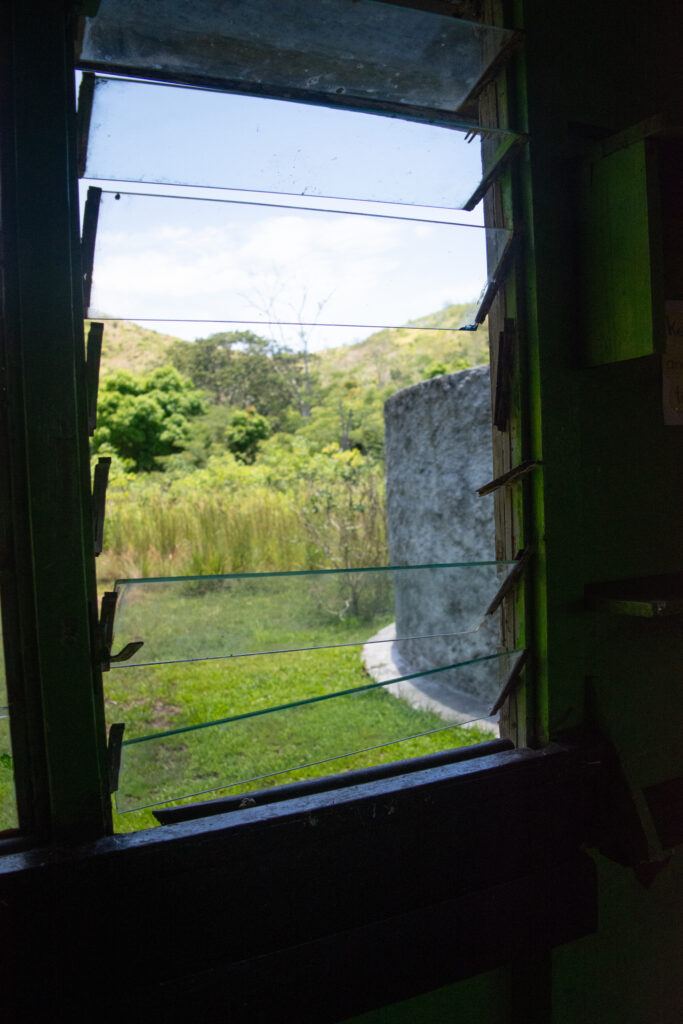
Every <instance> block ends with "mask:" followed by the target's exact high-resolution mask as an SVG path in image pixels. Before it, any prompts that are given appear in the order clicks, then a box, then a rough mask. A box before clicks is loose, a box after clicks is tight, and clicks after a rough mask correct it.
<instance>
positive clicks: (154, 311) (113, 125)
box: [83, 81, 486, 349]
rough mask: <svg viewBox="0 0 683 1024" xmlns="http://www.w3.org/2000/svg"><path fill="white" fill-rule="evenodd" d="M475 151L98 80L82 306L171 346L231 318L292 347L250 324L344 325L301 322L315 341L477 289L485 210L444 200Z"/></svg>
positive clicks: (268, 106)
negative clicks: (94, 191)
mask: <svg viewBox="0 0 683 1024" xmlns="http://www.w3.org/2000/svg"><path fill="white" fill-rule="evenodd" d="M478 148H479V147H478V143H477V142H476V141H475V142H473V143H471V144H467V143H466V142H465V141H464V139H463V136H462V135H461V134H460V133H454V132H452V131H450V130H448V129H439V128H434V127H432V126H428V125H420V124H414V123H411V122H404V121H400V120H397V119H394V118H386V117H377V116H372V115H363V114H357V113H355V112H354V113H350V112H347V111H339V110H326V109H324V108H320V107H309V106H305V105H302V104H295V103H283V102H279V101H274V100H264V99H260V98H255V97H247V96H233V95H227V94H222V93H211V92H203V91H200V90H196V89H186V88H176V87H172V86H162V85H152V84H141V83H137V82H121V81H109V82H105V83H104V84H103V85H101V86H98V89H97V92H96V101H95V106H94V111H93V121H92V125H91V144H90V148H89V155H88V167H87V174H88V175H90V176H92V178H93V179H96V180H92V181H88V180H86V181H85V182H84V183H83V187H84V188H85V187H87V185H88V184H91V183H92V184H97V185H100V186H101V187H103V188H104V189H105V195H104V198H103V205H102V208H101V215H100V224H99V229H98V247H97V251H96V259H95V272H94V289H93V300H92V305H93V306H94V307H96V308H97V309H98V311H99V312H100V313H101V314H102V313H106V314H109V315H112V316H116V317H119V318H121V319H123V318H129V319H139V320H141V319H143V318H144V319H145V320H146V321H151V322H150V324H149V325H150V326H153V327H155V328H156V329H158V330H163V331H165V332H167V333H171V334H175V335H177V336H179V337H185V338H194V337H197V336H203V335H206V334H208V333H211V332H212V331H213V330H225V329H228V330H229V329H231V327H230V325H225V324H222V323H220V322H219V321H221V320H236V321H248V322H249V326H250V327H251V329H253V330H255V331H257V332H258V333H261V334H265V335H271V336H274V337H276V338H277V339H278V340H280V341H284V342H287V343H289V344H293V345H294V344H296V342H297V335H298V333H299V331H298V329H297V328H296V327H286V326H285V327H281V328H274V327H270V328H266V327H265V326H263V325H262V324H261V323H260V321H263V320H280V321H292V322H293V323H294V324H297V323H298V322H309V323H318V324H322V323H325V324H340V325H346V324H350V325H352V326H351V327H343V328H342V327H322V326H318V327H316V328H315V329H313V330H311V329H308V328H307V333H308V340H309V344H310V347H311V348H312V349H315V348H319V347H325V346H328V345H337V344H343V343H347V342H351V341H355V340H359V339H360V338H362V337H365V336H367V335H368V334H369V333H372V330H373V329H374V328H376V327H378V326H385V325H386V326H396V325H398V324H401V323H405V322H406V321H407V320H409V319H412V318H415V317H418V316H422V315H425V314H427V313H431V312H435V311H436V310H438V309H440V308H442V307H443V306H444V305H445V304H447V303H452V302H467V301H470V300H473V299H476V297H477V295H478V293H479V291H480V290H481V287H482V286H483V284H484V282H485V277H486V274H485V264H484V238H483V235H484V232H483V230H482V228H481V223H482V215H481V210H480V209H478V210H476V211H474V212H473V213H472V214H466V213H463V212H462V211H461V210H458V209H457V206H458V204H459V203H460V202H462V201H463V199H464V198H466V196H467V195H468V194H469V192H470V191H471V189H472V188H473V186H474V184H476V181H477V180H478V176H479V152H478ZM124 183H125V184H124ZM198 186H200V187H198ZM201 186H211V188H210V189H207V188H206V187H201ZM246 188H249V189H251V190H252V191H249V192H247V191H245V189H246ZM253 190H255V191H253ZM117 193H118V194H119V195H120V198H119V199H116V198H115V196H116V194H117ZM132 193H136V195H132ZM142 193H153V195H149V194H148V195H144V194H142ZM302 193H303V195H302ZM169 196H173V198H169ZM198 197H202V199H201V200H200V199H199V198H198ZM383 198H385V199H386V198H388V199H390V200H393V201H394V202H393V203H391V204H383V203H381V202H380V201H379V200H380V199H383ZM207 199H208V200H212V201H202V200H207ZM399 202H400V203H401V204H404V205H399ZM418 203H425V204H431V205H426V206H421V205H418ZM303 207H305V209H304V208H303ZM351 212H353V213H354V214H356V215H353V216H349V213H351ZM358 214H361V215H358ZM367 214H371V215H372V216H367ZM378 215H380V216H378ZM396 215H398V216H396ZM394 218H395V219H394ZM462 225H465V226H462ZM206 320H211V321H212V322H211V323H208V324H207V323H200V322H198V321H206ZM164 321H166V322H164Z"/></svg>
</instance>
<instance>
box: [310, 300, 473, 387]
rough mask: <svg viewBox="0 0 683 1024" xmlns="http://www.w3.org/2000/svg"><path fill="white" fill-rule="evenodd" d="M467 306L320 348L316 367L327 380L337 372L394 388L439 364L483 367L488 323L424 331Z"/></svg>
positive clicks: (452, 320)
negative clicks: (476, 327)
mask: <svg viewBox="0 0 683 1024" xmlns="http://www.w3.org/2000/svg"><path fill="white" fill-rule="evenodd" d="M466 308H467V307H466V306H449V307H448V309H446V310H442V311H441V312H439V313H432V314H430V315H429V316H425V317H422V318H420V320H417V321H415V322H414V323H413V324H412V325H411V326H409V327H401V328H388V329H386V330H383V331H377V332H376V333H375V334H371V335H370V337H369V338H366V339H365V340H364V341H359V342H357V343H356V344H355V345H345V346H343V347H340V348H328V349H325V350H324V351H322V352H319V353H317V359H316V367H317V369H318V372H319V373H320V377H321V380H322V382H323V383H324V384H326V383H329V382H330V381H332V380H334V379H335V378H336V379H338V378H339V377H345V378H352V379H353V380H354V381H356V383H358V384H360V385H374V386H375V387H379V388H384V387H386V386H387V385H389V384H395V387H396V390H398V389H399V388H403V387H407V386H408V385H409V384H413V383H416V382H417V381H419V380H422V378H423V377H424V375H425V371H427V370H428V369H429V367H430V366H432V365H434V364H435V363H442V364H443V365H444V366H446V368H447V370H448V371H449V372H450V371H453V370H460V369H464V368H465V367H468V366H479V365H481V364H482V363H487V362H488V359H489V349H488V327H487V325H486V324H484V325H483V327H480V328H479V330H477V331H456V330H443V331H435V330H426V329H425V328H428V327H431V326H432V324H433V323H434V322H438V324H439V326H443V325H446V326H448V325H449V324H450V323H453V324H456V323H458V322H459V320H460V317H461V315H462V313H463V311H464V310H465V309H466Z"/></svg>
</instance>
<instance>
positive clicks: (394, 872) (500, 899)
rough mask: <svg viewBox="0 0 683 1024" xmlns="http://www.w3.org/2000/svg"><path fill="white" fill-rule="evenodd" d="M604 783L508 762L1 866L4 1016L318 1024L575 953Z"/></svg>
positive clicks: (580, 769)
mask: <svg viewBox="0 0 683 1024" xmlns="http://www.w3.org/2000/svg"><path fill="white" fill-rule="evenodd" d="M598 767H599V766H598V765H597V764H596V761H595V758H593V757H589V756H588V755H586V754H585V753H583V752H581V751H580V750H577V749H573V748H569V747H561V746H551V747H548V748H546V749H544V750H537V751H533V750H509V751H504V752H499V753H496V754H491V755H490V756H485V757H479V758H476V759H473V760H468V761H460V762H456V763H453V764H447V765H441V766H436V767H432V768H428V769H425V770H423V771H417V772H411V773H409V774H406V775H399V776H394V777H390V778H383V779H377V780H375V781H369V782H365V783H362V784H358V785H352V786H347V787H342V788H338V789H336V790H334V791H332V792H327V793H326V792H319V793H311V794H309V795H306V796H299V797H296V798H293V799H287V800H283V801H280V802H277V803H273V804H269V805H265V806H257V807H250V808H245V809H242V810H233V811H229V812H226V813H223V814H217V815H214V816H212V817H210V818H206V819H198V820H193V821H185V822H180V823H178V824H174V825H168V826H162V827H160V828H157V829H153V830H150V831H148V832H142V833H138V834H135V835H129V836H114V837H110V838H106V839H102V840H99V841H98V842H95V843H91V844H88V845H86V846H82V847H80V848H77V849H64V848H52V849H43V850H33V851H30V852H25V853H17V854H13V855H9V856H8V857H6V858H5V861H4V863H3V864H2V865H0V913H1V914H2V920H3V922H4V926H5V930H6V933H7V935H8V942H7V943H6V948H7V949H8V951H9V952H8V956H9V962H8V965H7V974H6V977H7V979H8V984H9V986H10V994H11V999H12V1004H13V1009H14V1012H15V1014H16V1019H22V1015H23V1018H25V1019H29V1018H30V1017H34V1018H36V1019H50V1014H51V1013H52V1014H54V1015H55V1016H59V1014H63V1015H64V1017H65V1019H72V1020H80V1019H97V1020H98V1021H103V1020H109V1019H112V1020H113V1019H114V1018H115V1017H116V1018H117V1019H118V1018H119V1017H121V1015H123V1016H124V1017H125V1016H133V1017H134V1018H135V1017H136V1015H137V1018H136V1019H140V1018H141V1017H144V1016H145V1015H147V1016H148V1017H149V1019H154V1017H153V1015H155V1014H156V1015H158V1019H164V1020H181V1019H182V1020H187V1019H193V1018H196V1019H201V1020H202V1021H213V1020H216V1021H218V1020H221V1021H224V1020H227V1019H229V1020H230V1021H231V1022H232V1021H245V1022H246V1021H249V1022H250V1024H253V1022H259V1021H264V1022H265V1021H267V1022H268V1024H276V1022H278V1021H283V1022H285V1021H292V1020H296V1021H297V1022H298V1024H305V1022H311V1024H313V1022H315V1024H323V1022H325V1021H329V1022H332V1021H338V1020H343V1019H344V1017H347V1016H350V1015H352V1014H354V1013H358V1012H361V1011H363V1010H365V1009H370V1008H372V1007H374V1006H379V1005H384V1004H386V1003H388V1002H392V1001H395V1000H398V999H401V998H406V997H408V996H411V995H416V994H418V993H420V992H424V991H427V990H429V989H433V988H436V987H438V986H440V985H445V984H448V983H449V982H453V981H456V980H458V979H459V978H463V977H466V976H469V975H472V974H475V973H478V972H480V971H484V970H487V969H490V968H493V967H496V966H498V965H501V964H505V963H511V962H513V961H514V960H516V959H518V958H523V957H526V956H531V955H534V954H535V953H537V952H539V951H540V950H544V949H547V948H548V947H551V946H553V945H556V944H558V943H561V942H566V941H568V940H570V939H574V938H577V937H578V936H580V935H583V934H586V933H587V932H589V931H591V930H592V929H594V928H595V924H596V883H595V875H594V869H593V865H592V861H591V860H590V858H588V857H587V856H586V855H585V854H584V853H583V852H582V849H581V846H582V843H583V842H584V839H585V838H586V836H587V835H588V833H589V831H590V828H591V824H592V819H593V817H594V811H595V790H596V785H595V784H596V775H597V770H598ZM39 962H40V963H41V964H42V965H45V966H44V971H43V974H42V983H41V985H40V986H38V985H36V984H35V970H36V964H37V963H39ZM114 993H115V1001H113V997H114ZM110 1001H111V1004H112V1010H111V1012H110V1011H109V1010H108V1009H107V1005H108V1004H109V1003H110ZM56 1008H58V1011H59V1013H56ZM53 1019H54V1018H53Z"/></svg>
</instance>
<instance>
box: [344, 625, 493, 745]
mask: <svg viewBox="0 0 683 1024" xmlns="http://www.w3.org/2000/svg"><path fill="white" fill-rule="evenodd" d="M398 647H399V645H398V643H397V642H396V623H395V622H392V623H391V625H390V626H385V627H384V629H381V630H380V631H379V633H376V634H375V636H373V637H371V639H370V640H369V641H368V643H366V644H365V645H364V647H363V651H362V655H361V657H362V660H363V665H364V667H365V670H366V672H367V673H368V674H369V675H371V676H372V678H373V679H375V680H376V681H377V682H378V683H383V682H386V681H387V680H389V679H396V680H399V681H398V682H395V683H389V684H388V685H387V686H385V687H384V690H385V692H386V693H390V694H391V695H392V697H398V698H400V700H404V701H406V703H408V704H410V706H411V707H412V708H415V709H416V710H417V711H434V712H436V714H437V715H440V716H441V718H443V720H444V722H452V723H453V724H454V725H461V726H463V727H464V728H466V729H467V728H469V727H470V726H473V725H474V726H476V728H477V729H480V730H483V731H484V732H490V733H491V734H492V735H493V736H498V735H499V729H498V716H497V715H496V717H495V718H489V717H487V716H488V714H489V711H490V710H491V703H490V701H489V702H486V703H485V702H482V700H481V699H477V697H476V696H472V694H471V693H465V692H463V691H462V690H458V688H457V685H453V684H452V682H450V681H449V680H448V678H444V677H443V676H442V674H441V673H438V674H437V675H434V676H418V677H417V678H412V679H404V678H402V677H403V676H406V675H410V674H411V666H410V665H408V664H406V662H405V661H404V660H403V658H402V657H401V654H400V652H399V650H398ZM448 675H449V673H447V672H446V673H444V676H446V677H447V676H448ZM452 675H455V673H452ZM456 683H457V680H456Z"/></svg>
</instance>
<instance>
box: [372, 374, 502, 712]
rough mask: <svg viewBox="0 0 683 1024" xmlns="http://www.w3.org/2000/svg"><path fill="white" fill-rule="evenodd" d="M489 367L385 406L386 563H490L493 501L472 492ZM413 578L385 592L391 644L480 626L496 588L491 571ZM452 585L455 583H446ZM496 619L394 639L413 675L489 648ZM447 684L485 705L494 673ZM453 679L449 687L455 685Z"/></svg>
mask: <svg viewBox="0 0 683 1024" xmlns="http://www.w3.org/2000/svg"><path fill="white" fill-rule="evenodd" d="M489 380H490V379H489V368H488V367H487V366H480V367H476V368H475V369H472V370H463V371H461V372H460V373H453V374H447V375H444V376H442V377H434V378H432V379H431V380H427V381H423V382H422V383H420V384H416V385H414V386H413V387H410V388H406V389H405V390H403V391H399V392H397V394H395V395H392V397H391V398H390V399H389V400H388V401H387V402H386V404H385V407H384V419H385V426H386V476H387V526H388V532H389V557H390V561H391V564H392V565H419V564H425V563H444V562H446V563H449V562H469V561H474V562H483V561H489V560H490V561H493V560H494V558H495V546H494V524H493V499H492V497H487V498H480V497H479V496H478V495H477V493H476V491H477V487H481V485H482V484H484V483H486V481H487V480H490V479H491V476H492V460H491V397H490V382H489ZM450 576H451V578H450V581H449V583H448V585H447V586H444V576H443V574H439V573H438V572H435V573H434V574H433V575H428V574H424V573H420V574H419V578H418V579H415V580H414V581H412V582H405V583H404V582H402V581H398V580H397V582H396V585H395V603H396V631H397V635H398V636H399V637H406V636H416V635H419V634H422V635H424V634H428V633H432V632H435V630H434V629H433V628H432V626H431V623H433V622H435V621H443V619H444V616H445V615H446V616H447V617H450V618H451V619H452V620H453V621H455V620H456V619H460V618H462V617H463V614H465V613H467V614H465V617H469V618H470V619H474V621H476V622H478V621H480V618H483V616H484V612H485V611H486V608H487V607H488V604H489V602H490V600H491V597H492V596H493V593H494V592H495V590H496V589H497V586H498V583H499V576H498V573H497V572H496V571H495V570H493V569H488V570H478V569H476V568H471V569H462V570H459V571H458V573H457V574H450ZM456 579H457V582H456ZM498 628H499V627H498V620H497V616H494V617H493V618H488V619H487V620H486V622H485V623H484V624H483V625H482V626H481V628H480V629H479V630H478V631H477V632H476V633H473V634H468V635H466V636H460V637H437V638H435V639H434V640H431V641H429V643H426V642H425V641H424V640H423V641H421V642H419V641H410V640H399V641H398V643H397V646H398V653H399V655H400V657H401V659H402V660H403V662H404V663H406V664H407V665H409V666H411V667H412V669H413V670H414V671H415V670H417V671H421V670H428V669H432V668H437V667H440V666H444V665H450V664H454V663H456V662H462V661H467V660H469V659H471V658H478V657H482V656H484V655H487V654H494V653H495V652H496V651H497V649H498ZM449 675H451V676H452V677H453V680H454V682H453V686H457V689H458V690H460V691H463V692H465V693H466V694H470V695H471V696H472V697H473V698H475V700H476V702H482V703H489V706H490V703H492V698H495V696H496V694H497V692H498V689H499V685H500V680H499V675H498V666H497V664H496V662H495V661H494V662H492V663H491V664H490V666H486V667H485V668H484V667H481V666H479V667H477V668H476V669H471V670H468V669H466V668H463V669H458V670H457V671H456V672H455V673H449ZM456 680H457V682H456Z"/></svg>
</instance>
